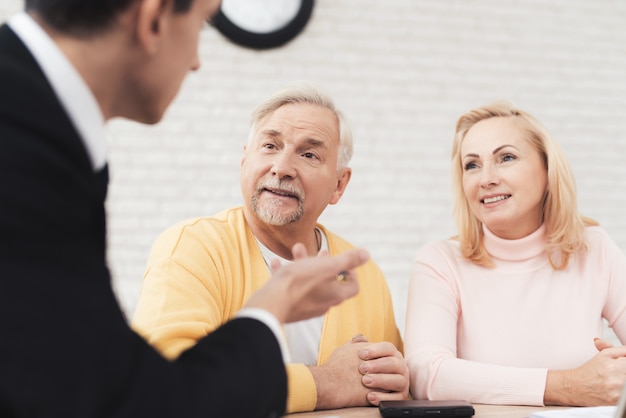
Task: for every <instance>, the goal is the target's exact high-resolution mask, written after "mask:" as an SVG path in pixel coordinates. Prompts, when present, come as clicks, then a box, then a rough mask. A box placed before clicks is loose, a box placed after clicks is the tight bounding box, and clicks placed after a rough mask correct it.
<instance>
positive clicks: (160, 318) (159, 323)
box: [132, 207, 402, 412]
mask: <svg viewBox="0 0 626 418" xmlns="http://www.w3.org/2000/svg"><path fill="white" fill-rule="evenodd" d="M318 227H319V228H320V229H321V230H323V231H324V233H325V234H326V237H327V238H328V247H329V251H330V253H331V254H340V253H342V252H344V251H346V250H348V249H349V248H352V247H353V246H352V245H351V244H350V243H348V242H347V241H345V240H343V239H342V238H340V237H339V236H337V235H335V234H333V233H331V232H329V231H328V230H326V229H325V228H324V227H323V226H321V225H318ZM356 273H357V276H358V280H359V286H360V288H359V289H360V290H359V293H358V295H357V296H355V297H353V298H351V299H349V300H347V301H345V302H343V303H342V304H340V305H338V306H336V307H333V308H331V309H330V310H329V311H328V313H327V314H326V317H325V320H324V326H323V329H322V336H321V341H320V347H319V353H318V359H317V364H318V365H320V364H323V363H324V362H325V361H326V360H327V359H328V357H330V354H331V353H332V352H333V351H334V349H335V348H337V347H338V346H340V345H342V344H344V343H346V342H347V341H349V340H350V339H351V338H352V337H353V336H354V335H356V334H359V333H360V334H363V335H365V336H366V337H367V338H368V339H369V340H370V341H372V342H375V341H390V342H392V343H394V344H395V345H396V347H398V349H399V350H401V351H402V341H401V337H400V333H399V331H398V328H397V326H396V323H395V318H394V314H393V307H392V301H391V295H390V292H389V288H388V287H387V283H386V281H385V277H384V276H383V273H382V272H381V270H380V269H379V268H378V266H377V265H376V264H375V263H374V262H373V261H371V260H370V261H369V262H367V263H366V264H365V265H363V266H361V267H359V268H358V269H357V270H356ZM269 277H270V275H269V270H268V268H267V266H266V264H265V261H264V259H263V255H262V254H261V250H260V249H259V247H258V245H257V241H256V239H255V237H254V235H253V234H252V232H251V231H250V228H249V227H248V226H247V224H246V222H245V219H244V216H243V209H242V208H241V207H236V208H232V209H228V210H226V211H224V212H221V213H219V214H218V215H216V216H215V217H204V218H196V219H192V220H187V221H184V222H181V223H178V224H176V225H174V226H172V227H170V228H168V229H167V230H166V231H165V232H163V233H162V234H161V235H160V236H159V237H158V239H157V240H156V242H155V243H154V246H153V248H152V251H151V254H150V257H149V259H148V265H147V270H146V272H145V274H144V279H143V283H142V288H141V293H140V296H139V301H138V305H137V310H136V312H135V315H134V318H133V322H132V325H133V327H134V328H135V329H136V330H137V332H139V333H140V334H141V335H142V336H143V337H144V338H145V339H146V340H148V341H149V342H150V343H151V344H152V345H153V346H155V347H156V348H157V349H158V350H159V351H160V352H161V353H163V355H164V356H166V357H168V358H170V359H173V358H176V357H178V356H179V355H180V354H181V353H182V352H183V351H184V350H186V349H187V348H189V347H191V346H192V345H193V344H194V343H195V342H196V341H197V340H199V339H200V338H202V337H203V336H205V335H206V334H208V333H210V332H211V331H213V330H214V329H215V328H217V327H218V326H219V325H221V324H223V323H224V322H226V321H227V320H228V319H230V318H231V317H233V316H234V315H235V314H236V313H237V311H238V310H240V309H241V307H242V306H243V304H244V303H245V301H246V300H247V299H248V298H249V297H250V295H252V293H253V292H254V291H255V290H257V289H258V288H259V287H261V286H262V285H263V284H264V283H265V282H266V281H267V280H268V279H269ZM250 344H251V345H253V344H254V342H252V341H251V342H250ZM287 376H288V388H289V395H288V401H287V411H288V412H298V411H311V410H313V409H315V404H316V401H317V391H316V388H315V382H314V380H313V376H312V375H311V372H310V371H309V369H308V367H307V366H305V365H304V364H288V365H287Z"/></svg>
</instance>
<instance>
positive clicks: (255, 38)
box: [212, 0, 314, 49]
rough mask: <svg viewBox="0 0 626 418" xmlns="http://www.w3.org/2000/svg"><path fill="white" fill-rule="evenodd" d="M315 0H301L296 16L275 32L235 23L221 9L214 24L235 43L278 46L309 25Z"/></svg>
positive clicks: (215, 17)
mask: <svg viewBox="0 0 626 418" xmlns="http://www.w3.org/2000/svg"><path fill="white" fill-rule="evenodd" d="M313 3H314V0H301V4H300V9H299V10H298V13H297V14H296V16H294V18H293V19H292V20H291V21H290V22H289V23H288V24H287V25H285V26H283V27H282V28H280V29H278V30H275V31H273V32H267V33H257V32H250V31H248V30H245V29H242V28H240V27H239V26H237V25H235V24H234V23H233V22H232V21H231V20H230V19H229V18H228V17H227V16H226V15H225V14H224V13H223V12H222V10H221V9H220V10H219V11H218V12H217V13H216V14H215V16H213V20H212V24H213V26H215V28H216V29H217V30H218V31H219V32H220V33H221V34H222V35H224V36H225V37H227V38H228V39H230V40H231V41H233V42H234V43H236V44H238V45H241V46H244V47H247V48H254V49H269V48H276V47H279V46H282V45H284V44H286V43H287V42H289V41H291V40H292V39H293V38H295V37H296V36H297V35H298V34H299V33H300V32H302V30H303V29H304V27H305V26H306V25H307V23H308V22H309V20H310V18H311V14H312V12H313Z"/></svg>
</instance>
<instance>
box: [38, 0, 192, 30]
mask: <svg viewBox="0 0 626 418" xmlns="http://www.w3.org/2000/svg"><path fill="white" fill-rule="evenodd" d="M138 1H142V0H26V11H27V12H36V13H37V16H39V17H40V18H41V19H43V20H44V22H45V23H46V24H47V25H49V26H50V27H52V28H53V29H54V30H56V31H59V32H62V33H65V34H69V35H74V36H89V35H93V34H97V33H100V32H102V31H104V30H106V29H107V28H108V27H109V25H111V23H112V22H113V21H114V20H115V17H116V16H117V15H119V14H120V13H121V12H123V11H125V10H127V9H128V8H129V7H130V6H131V5H132V4H133V3H135V2H138ZM193 1H194V0H174V6H173V7H174V11H175V12H186V11H188V10H189V8H190V6H191V4H192V2H193Z"/></svg>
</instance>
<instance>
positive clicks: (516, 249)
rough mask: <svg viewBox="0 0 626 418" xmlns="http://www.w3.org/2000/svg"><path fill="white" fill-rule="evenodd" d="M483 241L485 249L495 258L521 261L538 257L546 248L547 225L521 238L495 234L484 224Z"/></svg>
mask: <svg viewBox="0 0 626 418" xmlns="http://www.w3.org/2000/svg"><path fill="white" fill-rule="evenodd" d="M483 233H484V238H483V243H484V244H485V249H486V250H487V252H488V253H489V254H490V255H491V256H492V257H494V258H497V259H500V260H504V261H521V260H528V259H530V258H533V257H537V256H538V255H540V254H541V253H542V252H544V251H545V249H546V227H545V225H543V224H542V225H541V226H540V227H539V229H537V230H536V231H535V232H533V233H532V234H530V235H527V236H525V237H524V238H520V239H513V240H511V239H503V238H500V237H498V236H496V235H494V234H493V232H491V231H490V230H489V229H487V227H486V226H485V225H484V224H483Z"/></svg>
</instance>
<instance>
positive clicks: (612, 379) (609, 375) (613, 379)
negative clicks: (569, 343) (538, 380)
mask: <svg viewBox="0 0 626 418" xmlns="http://www.w3.org/2000/svg"><path fill="white" fill-rule="evenodd" d="M594 342H595V345H596V348H597V349H598V350H599V353H598V354H596V355H595V356H594V357H593V358H591V359H590V360H589V361H587V362H586V363H584V364H583V365H582V366H580V367H578V368H576V369H573V370H549V371H548V377H547V380H546V390H545V393H544V403H545V404H546V405H568V406H600V405H615V404H616V403H617V400H618V399H619V396H620V394H621V391H622V386H623V385H624V382H625V381H626V346H619V347H614V346H612V345H611V344H610V343H608V342H606V341H604V340H600V339H596V340H595V341H594Z"/></svg>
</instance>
